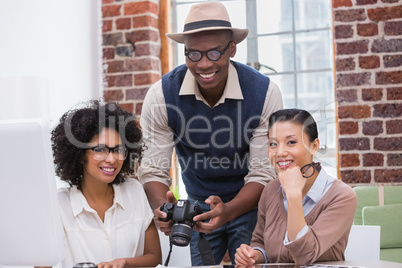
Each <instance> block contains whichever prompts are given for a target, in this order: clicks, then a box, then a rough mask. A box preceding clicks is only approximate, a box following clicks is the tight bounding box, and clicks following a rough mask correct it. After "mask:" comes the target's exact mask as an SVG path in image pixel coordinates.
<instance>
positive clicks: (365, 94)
mask: <svg viewBox="0 0 402 268" xmlns="http://www.w3.org/2000/svg"><path fill="white" fill-rule="evenodd" d="M382 92H383V89H382V88H363V89H362V100H364V101H379V100H381V99H382V95H383V93H382Z"/></svg>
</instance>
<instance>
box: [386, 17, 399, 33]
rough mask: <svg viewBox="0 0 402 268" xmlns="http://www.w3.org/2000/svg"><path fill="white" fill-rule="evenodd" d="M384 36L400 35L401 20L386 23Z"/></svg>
mask: <svg viewBox="0 0 402 268" xmlns="http://www.w3.org/2000/svg"><path fill="white" fill-rule="evenodd" d="M384 32H385V34H386V35H402V20H400V21H386V22H385V25H384Z"/></svg>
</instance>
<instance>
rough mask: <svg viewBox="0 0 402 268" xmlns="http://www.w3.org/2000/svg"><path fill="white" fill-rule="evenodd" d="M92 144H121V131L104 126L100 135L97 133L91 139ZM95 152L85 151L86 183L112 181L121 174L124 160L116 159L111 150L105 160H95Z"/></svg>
mask: <svg viewBox="0 0 402 268" xmlns="http://www.w3.org/2000/svg"><path fill="white" fill-rule="evenodd" d="M89 144H91V146H98V145H101V146H102V145H103V146H107V147H115V146H118V145H121V144H122V142H121V138H120V135H119V133H118V132H117V131H116V130H114V129H109V128H104V129H103V130H102V131H101V132H100V133H99V135H95V136H94V137H93V138H92V140H91V141H90V143H89ZM93 154H94V152H93V151H92V150H87V151H86V153H85V162H84V164H83V167H84V173H83V179H84V182H85V183H90V182H101V183H107V184H108V183H111V182H113V181H114V179H115V178H116V176H117V174H119V172H120V170H121V167H122V166H123V162H124V160H116V158H115V157H114V156H113V153H112V152H110V153H109V154H108V156H107V158H106V159H105V160H102V161H99V160H95V159H94V157H93Z"/></svg>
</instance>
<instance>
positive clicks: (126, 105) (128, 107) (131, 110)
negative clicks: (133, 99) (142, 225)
mask: <svg viewBox="0 0 402 268" xmlns="http://www.w3.org/2000/svg"><path fill="white" fill-rule="evenodd" d="M119 104H120V106H121V108H122V109H123V110H125V111H127V112H129V113H134V103H119Z"/></svg>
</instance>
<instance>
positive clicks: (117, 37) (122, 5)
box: [102, 0, 161, 114]
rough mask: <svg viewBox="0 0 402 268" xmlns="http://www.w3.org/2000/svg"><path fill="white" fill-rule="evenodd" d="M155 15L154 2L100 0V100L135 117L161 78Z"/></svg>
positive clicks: (157, 6)
mask: <svg viewBox="0 0 402 268" xmlns="http://www.w3.org/2000/svg"><path fill="white" fill-rule="evenodd" d="M158 12H159V1H158V0H154V1H144V0H142V1H138V0H125V1H121V0H102V18H103V25H102V33H103V69H104V88H105V92H104V98H105V100H114V101H118V102H119V103H120V104H121V105H122V106H123V107H124V108H125V109H127V110H128V111H130V112H133V113H135V114H140V113H141V107H142V101H143V99H144V97H145V94H146V92H147V90H148V88H149V87H150V85H152V84H153V83H154V82H156V81H158V80H159V79H160V78H161V67H160V66H161V63H160V59H159V54H160V37H159V30H158Z"/></svg>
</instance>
